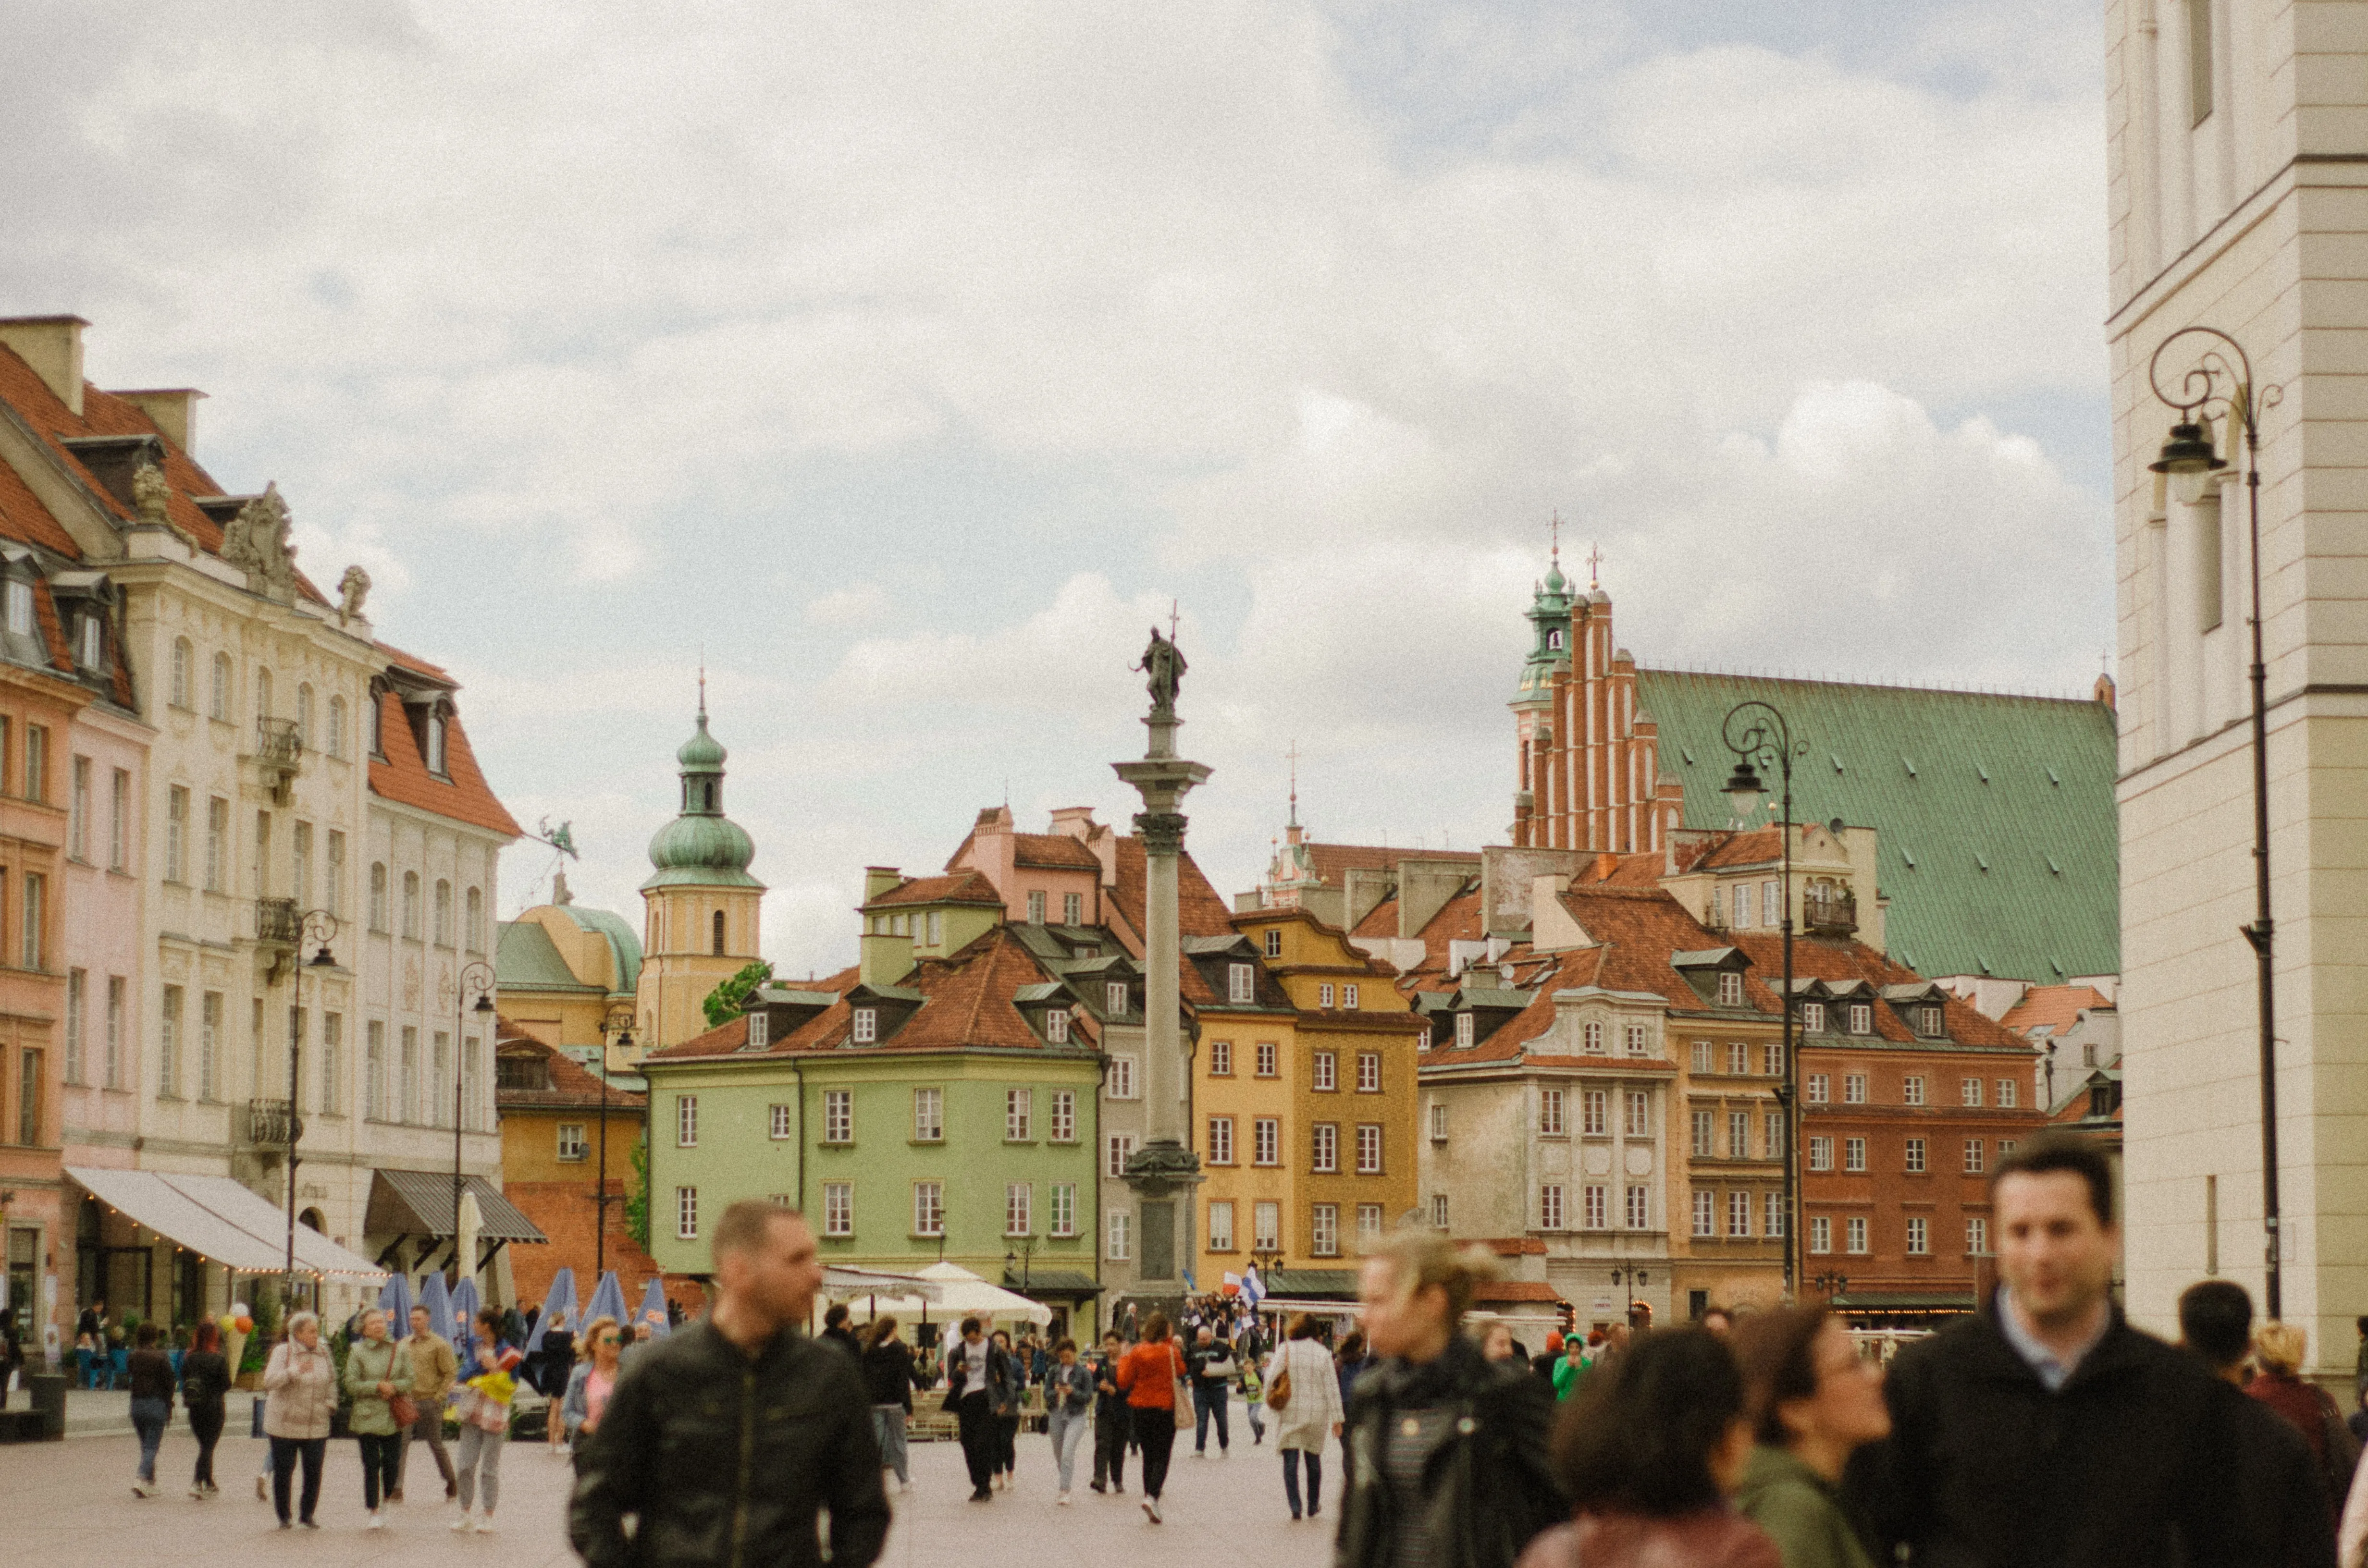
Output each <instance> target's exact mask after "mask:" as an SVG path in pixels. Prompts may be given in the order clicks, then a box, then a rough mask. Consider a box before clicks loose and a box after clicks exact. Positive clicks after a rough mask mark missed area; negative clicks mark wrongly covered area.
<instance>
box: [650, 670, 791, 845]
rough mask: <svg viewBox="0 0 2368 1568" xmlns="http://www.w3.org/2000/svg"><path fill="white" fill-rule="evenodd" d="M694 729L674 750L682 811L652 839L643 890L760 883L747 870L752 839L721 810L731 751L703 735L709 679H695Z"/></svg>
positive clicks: (753, 842) (705, 723) (706, 734)
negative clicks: (725, 767)
mask: <svg viewBox="0 0 2368 1568" xmlns="http://www.w3.org/2000/svg"><path fill="white" fill-rule="evenodd" d="M699 688H700V689H699V715H698V719H697V724H698V729H697V730H696V731H695V732H694V733H692V735H691V737H690V739H689V740H687V741H685V742H683V744H682V748H681V749H680V750H679V751H677V752H676V753H675V754H674V759H675V762H676V765H677V767H678V768H679V769H680V775H681V778H682V811H681V814H680V815H678V816H677V817H676V818H675V819H674V821H672V822H670V823H668V824H666V826H664V827H662V828H660V829H658V831H657V835H656V836H655V837H654V838H652V839H651V840H650V864H651V866H652V867H654V868H655V874H654V875H652V876H651V878H650V880H649V881H645V882H643V884H642V887H643V891H644V892H646V891H647V890H649V889H651V888H657V887H667V886H690V887H734V888H736V887H758V886H761V885H762V884H760V883H759V882H758V881H757V880H756V879H755V878H754V877H751V876H750V875H749V874H748V862H749V861H751V860H753V859H755V858H757V845H756V841H755V840H753V839H751V838H750V837H749V836H748V835H747V832H746V830H745V829H743V828H742V827H741V826H740V824H737V823H735V822H734V821H733V820H732V819H731V818H729V817H727V816H725V815H724V814H723V763H724V759H725V758H726V757H728V756H730V755H731V754H730V753H728V752H726V751H725V750H724V749H723V743H722V742H720V741H718V740H717V739H716V738H715V737H714V736H713V735H711V734H709V733H707V677H706V676H705V675H704V674H702V675H701V676H700V682H699Z"/></svg>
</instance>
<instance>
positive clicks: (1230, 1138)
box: [1209, 1116, 1234, 1165]
mask: <svg viewBox="0 0 2368 1568" xmlns="http://www.w3.org/2000/svg"><path fill="white" fill-rule="evenodd" d="M1209 1163H1210V1164H1211V1165H1232V1164H1233V1163H1234V1119H1233V1118H1232V1117H1230V1116H1212V1117H1211V1118H1210V1119H1209Z"/></svg>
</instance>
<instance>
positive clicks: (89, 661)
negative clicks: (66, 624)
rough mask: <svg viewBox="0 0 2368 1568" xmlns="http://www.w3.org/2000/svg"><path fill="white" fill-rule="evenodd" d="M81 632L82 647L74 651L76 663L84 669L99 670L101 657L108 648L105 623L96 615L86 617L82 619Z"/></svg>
mask: <svg viewBox="0 0 2368 1568" xmlns="http://www.w3.org/2000/svg"><path fill="white" fill-rule="evenodd" d="M81 631H82V635H81V637H80V639H79V642H80V646H78V647H77V648H76V649H75V651H74V663H75V664H77V665H81V666H82V667H83V668H84V669H86V670H95V669H97V668H98V665H99V660H100V657H101V655H102V654H103V653H105V651H106V647H107V632H106V630H105V626H104V623H102V622H101V621H100V620H99V619H98V617H97V616H95V615H86V616H84V617H83V618H82V629H81Z"/></svg>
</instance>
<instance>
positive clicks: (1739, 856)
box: [1700, 827, 1784, 870]
mask: <svg viewBox="0 0 2368 1568" xmlns="http://www.w3.org/2000/svg"><path fill="white" fill-rule="evenodd" d="M1783 857H1784V833H1783V830H1782V829H1781V828H1773V827H1759V828H1754V829H1752V830H1751V831H1750V832H1749V833H1736V834H1730V835H1727V836H1726V837H1725V838H1724V839H1721V840H1720V841H1719V842H1718V843H1717V844H1715V845H1713V846H1711V851H1710V853H1709V854H1708V855H1705V856H1703V857H1702V859H1701V861H1700V865H1701V867H1702V869H1704V870H1715V869H1718V868H1720V867H1722V866H1764V865H1767V864H1769V863H1770V862H1772V861H1776V860H1781V859H1782V858H1783Z"/></svg>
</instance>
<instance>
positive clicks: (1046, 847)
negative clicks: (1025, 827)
mask: <svg viewBox="0 0 2368 1568" xmlns="http://www.w3.org/2000/svg"><path fill="white" fill-rule="evenodd" d="M1011 837H1012V843H1013V848H1012V861H1013V863H1014V864H1015V865H1020V866H1033V867H1036V868H1037V869H1042V870H1066V871H1093V872H1096V873H1099V871H1100V870H1101V869H1102V862H1101V857H1099V855H1096V854H1095V853H1094V852H1093V851H1092V850H1090V849H1088V848H1087V847H1086V846H1085V844H1084V842H1083V841H1082V840H1079V839H1075V838H1071V837H1070V836H1069V835H1067V834H1065V833H1015V834H1013V835H1011Z"/></svg>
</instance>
